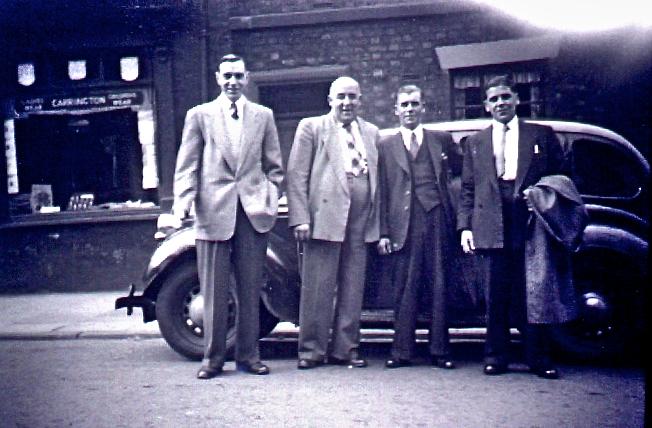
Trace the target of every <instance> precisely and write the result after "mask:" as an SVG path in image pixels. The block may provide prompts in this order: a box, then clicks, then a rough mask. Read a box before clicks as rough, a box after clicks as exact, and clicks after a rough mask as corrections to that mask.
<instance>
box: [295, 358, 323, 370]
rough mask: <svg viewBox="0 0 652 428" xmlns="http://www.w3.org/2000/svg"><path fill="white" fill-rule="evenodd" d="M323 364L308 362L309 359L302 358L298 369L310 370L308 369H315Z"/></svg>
mask: <svg viewBox="0 0 652 428" xmlns="http://www.w3.org/2000/svg"><path fill="white" fill-rule="evenodd" d="M322 364H324V363H323V362H322V361H317V360H308V359H307V358H301V359H300V360H299V362H298V363H297V368H298V369H299V370H308V369H314V368H315V367H319V366H321V365H322Z"/></svg>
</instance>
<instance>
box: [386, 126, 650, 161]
mask: <svg viewBox="0 0 652 428" xmlns="http://www.w3.org/2000/svg"><path fill="white" fill-rule="evenodd" d="M525 122H528V123H537V124H540V125H547V126H550V127H551V128H552V129H553V130H554V131H555V132H562V133H570V134H587V135H593V136H596V137H602V138H606V139H609V140H612V141H616V142H617V143H618V144H621V145H623V146H625V147H627V149H629V151H630V152H631V153H632V154H633V155H634V156H635V157H637V158H638V160H639V161H640V162H641V163H642V164H643V165H645V166H646V169H647V170H648V171H649V168H650V166H649V163H648V161H647V160H646V159H645V157H643V155H642V154H641V153H640V152H639V151H638V149H636V147H635V146H634V145H633V144H632V143H630V142H629V141H628V140H627V139H626V138H625V137H623V136H622V135H620V134H617V133H616V132H614V131H612V130H610V129H606V128H602V127H600V126H597V125H591V124H588V123H582V122H572V121H566V120H544V119H542V120H535V119H526V120H525ZM490 125H491V119H464V120H453V121H447V122H431V123H424V124H423V127H424V128H425V129H429V130H433V131H446V132H469V133H472V132H477V131H480V130H482V129H485V128H487V127H489V126H490ZM395 132H398V128H387V129H383V130H382V131H381V135H390V134H392V133H395Z"/></svg>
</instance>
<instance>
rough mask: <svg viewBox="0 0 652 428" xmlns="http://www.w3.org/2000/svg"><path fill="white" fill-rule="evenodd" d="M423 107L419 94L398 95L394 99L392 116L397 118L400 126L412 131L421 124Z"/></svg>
mask: <svg viewBox="0 0 652 428" xmlns="http://www.w3.org/2000/svg"><path fill="white" fill-rule="evenodd" d="M424 112H425V107H424V105H423V103H422V102H421V92H419V91H414V92H411V93H409V94H406V93H400V94H398V96H397V97H396V106H395V110H394V114H396V116H398V120H399V122H400V123H401V126H404V127H406V128H407V129H414V128H416V127H417V126H419V124H420V123H421V118H422V117H423V113H424Z"/></svg>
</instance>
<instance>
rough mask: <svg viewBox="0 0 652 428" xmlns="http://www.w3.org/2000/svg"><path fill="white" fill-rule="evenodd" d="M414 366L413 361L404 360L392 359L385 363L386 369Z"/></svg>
mask: <svg viewBox="0 0 652 428" xmlns="http://www.w3.org/2000/svg"><path fill="white" fill-rule="evenodd" d="M411 365H412V361H410V360H406V359H404V358H390V359H389V360H387V361H385V367H387V368H388V369H398V368H400V367H408V366H411Z"/></svg>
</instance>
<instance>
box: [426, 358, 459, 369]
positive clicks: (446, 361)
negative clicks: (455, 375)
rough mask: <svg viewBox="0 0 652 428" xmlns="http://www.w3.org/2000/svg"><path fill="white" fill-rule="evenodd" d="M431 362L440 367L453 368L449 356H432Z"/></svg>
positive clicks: (453, 365)
mask: <svg viewBox="0 0 652 428" xmlns="http://www.w3.org/2000/svg"><path fill="white" fill-rule="evenodd" d="M431 362H432V365H433V366H435V367H439V368H440V369H448V370H451V369H454V368H455V363H454V362H453V360H451V359H450V357H432V361H431Z"/></svg>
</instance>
